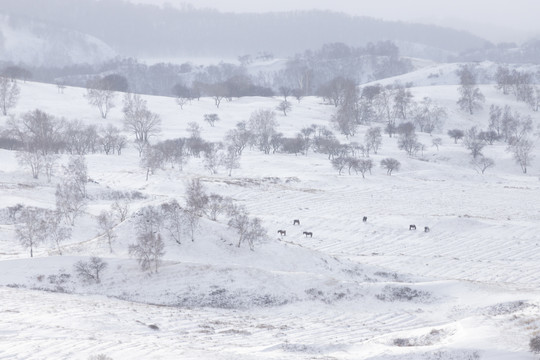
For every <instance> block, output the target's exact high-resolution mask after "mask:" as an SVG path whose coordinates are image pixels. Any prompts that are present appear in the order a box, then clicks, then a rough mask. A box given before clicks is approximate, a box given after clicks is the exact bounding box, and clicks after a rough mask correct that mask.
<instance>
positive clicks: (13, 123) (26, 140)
mask: <svg viewBox="0 0 540 360" xmlns="http://www.w3.org/2000/svg"><path fill="white" fill-rule="evenodd" d="M64 127H65V121H63V120H61V119H60V120H58V119H56V118H55V117H54V116H52V115H49V114H47V113H46V112H43V111H41V110H39V109H36V110H34V111H29V112H27V113H25V114H23V116H22V117H21V118H20V119H17V120H16V119H15V118H10V119H8V121H7V128H8V132H9V134H10V135H11V136H13V137H14V138H15V139H17V140H19V141H20V142H21V143H23V144H24V147H25V149H26V150H27V151H32V152H39V153H41V154H43V155H45V154H50V153H57V152H58V151H59V150H60V147H61V145H60V144H61V143H62V141H63V139H62V137H63V129H64Z"/></svg>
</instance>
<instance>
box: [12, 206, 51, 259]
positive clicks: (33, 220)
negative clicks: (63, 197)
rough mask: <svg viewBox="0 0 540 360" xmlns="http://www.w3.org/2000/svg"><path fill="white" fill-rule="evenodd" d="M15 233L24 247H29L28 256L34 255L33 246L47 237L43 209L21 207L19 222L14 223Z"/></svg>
mask: <svg viewBox="0 0 540 360" xmlns="http://www.w3.org/2000/svg"><path fill="white" fill-rule="evenodd" d="M15 234H16V235H17V238H18V239H19V242H20V243H21V245H22V246H23V247H24V248H30V257H34V248H35V247H36V246H37V245H39V244H40V243H42V242H44V241H45V240H46V239H47V221H46V218H45V212H44V210H42V209H36V208H28V207H23V209H22V210H21V215H20V217H19V223H17V224H16V225H15Z"/></svg>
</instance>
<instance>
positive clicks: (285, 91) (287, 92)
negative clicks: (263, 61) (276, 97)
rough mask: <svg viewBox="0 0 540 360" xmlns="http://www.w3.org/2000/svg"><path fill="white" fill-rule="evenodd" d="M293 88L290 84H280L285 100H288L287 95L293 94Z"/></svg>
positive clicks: (281, 93) (280, 91)
mask: <svg viewBox="0 0 540 360" xmlns="http://www.w3.org/2000/svg"><path fill="white" fill-rule="evenodd" d="M292 92H293V90H292V89H291V88H290V87H288V86H280V87H279V93H280V95H281V96H283V101H284V102H287V97H289V96H291V95H292Z"/></svg>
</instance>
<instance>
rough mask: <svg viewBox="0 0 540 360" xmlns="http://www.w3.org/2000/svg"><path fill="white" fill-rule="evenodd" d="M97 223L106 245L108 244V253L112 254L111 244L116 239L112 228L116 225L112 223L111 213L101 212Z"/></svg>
mask: <svg viewBox="0 0 540 360" xmlns="http://www.w3.org/2000/svg"><path fill="white" fill-rule="evenodd" d="M97 222H98V227H99V230H100V231H101V233H102V235H104V236H105V237H106V238H107V243H108V244H109V252H110V253H112V252H113V249H112V242H113V240H114V239H116V237H117V236H116V233H115V232H114V227H115V226H116V223H115V221H114V216H113V214H112V212H110V211H107V210H103V211H102V212H101V213H100V214H99V216H98V218H97Z"/></svg>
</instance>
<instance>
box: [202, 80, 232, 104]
mask: <svg viewBox="0 0 540 360" xmlns="http://www.w3.org/2000/svg"><path fill="white" fill-rule="evenodd" d="M207 90H208V92H209V94H210V96H211V97H212V99H214V105H216V108H218V109H219V106H220V105H221V101H223V99H224V98H226V97H227V96H228V95H229V89H228V87H227V85H226V84H225V83H217V84H212V85H209V86H207Z"/></svg>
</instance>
